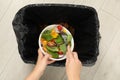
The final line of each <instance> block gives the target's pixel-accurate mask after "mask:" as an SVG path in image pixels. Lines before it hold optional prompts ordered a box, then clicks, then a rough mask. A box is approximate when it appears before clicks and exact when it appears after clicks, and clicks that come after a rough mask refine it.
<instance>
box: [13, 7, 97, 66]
mask: <svg viewBox="0 0 120 80" xmlns="http://www.w3.org/2000/svg"><path fill="white" fill-rule="evenodd" d="M51 24H62V25H63V26H65V27H66V28H67V29H68V30H69V31H70V32H71V33H72V35H73V37H74V42H75V47H74V51H76V52H78V56H79V59H80V60H81V61H82V63H83V64H91V63H95V61H96V60H97V55H98V54H99V51H98V36H99V35H98V32H99V31H98V28H99V26H98V25H99V22H98V19H97V13H96V11H95V10H94V9H93V8H91V7H85V6H64V5H48V6H47V5H34V6H33V5H29V6H26V7H24V8H22V9H21V10H20V11H18V13H17V14H16V16H15V19H14V20H13V27H14V31H15V33H16V37H17V42H18V49H19V52H20V55H21V57H22V59H23V60H24V61H25V62H26V63H36V60H37V56H38V54H37V51H38V48H39V46H38V38H39V35H40V32H41V31H42V30H43V29H44V28H45V27H46V26H47V25H51ZM51 65H55V66H64V65H65V60H63V61H58V62H55V63H53V64H51Z"/></svg>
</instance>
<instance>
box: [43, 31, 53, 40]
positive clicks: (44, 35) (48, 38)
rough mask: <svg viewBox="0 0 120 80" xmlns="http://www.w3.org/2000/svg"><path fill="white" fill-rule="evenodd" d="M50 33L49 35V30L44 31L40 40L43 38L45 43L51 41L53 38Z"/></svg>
mask: <svg viewBox="0 0 120 80" xmlns="http://www.w3.org/2000/svg"><path fill="white" fill-rule="evenodd" d="M50 33H51V31H50V30H46V31H45V32H43V34H42V38H44V39H45V40H47V41H49V40H52V39H53V37H52V36H51V35H50Z"/></svg>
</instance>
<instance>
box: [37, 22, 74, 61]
mask: <svg viewBox="0 0 120 80" xmlns="http://www.w3.org/2000/svg"><path fill="white" fill-rule="evenodd" d="M58 25H61V24H51V25H48V26H46V27H45V28H44V29H43V30H42V31H41V33H40V35H39V39H38V44H39V48H40V50H41V52H42V54H48V53H46V52H45V51H44V50H43V49H42V47H41V41H40V39H41V36H42V34H43V32H44V31H45V30H49V29H52V28H53V27H55V26H58ZM62 26H63V25H62ZM63 28H64V29H65V30H66V32H67V34H70V35H72V34H71V33H70V31H69V30H68V29H67V28H65V27H64V26H63ZM73 49H74V39H73V36H72V40H71V51H73ZM49 59H50V60H54V61H61V60H64V59H66V54H65V55H64V56H63V57H62V58H59V59H56V58H49Z"/></svg>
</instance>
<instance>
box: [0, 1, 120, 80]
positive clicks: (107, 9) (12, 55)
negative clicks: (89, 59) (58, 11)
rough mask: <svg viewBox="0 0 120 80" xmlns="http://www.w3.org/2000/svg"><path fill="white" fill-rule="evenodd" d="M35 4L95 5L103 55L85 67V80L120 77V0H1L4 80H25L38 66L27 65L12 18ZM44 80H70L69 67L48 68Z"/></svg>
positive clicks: (1, 78) (0, 60) (0, 51)
mask: <svg viewBox="0 0 120 80" xmlns="http://www.w3.org/2000/svg"><path fill="white" fill-rule="evenodd" d="M31 3H66V4H69V3H70V4H82V5H88V6H92V7H94V8H95V9H97V11H98V16H99V19H100V33H101V36H102V38H101V41H100V55H99V56H98V60H97V62H96V64H95V65H94V66H92V67H83V69H82V72H81V80H119V76H120V68H119V66H120V0H7V1H5V0H0V80H24V78H25V77H26V76H27V75H28V74H29V73H30V72H31V70H32V69H33V67H34V65H32V64H25V63H24V62H23V61H22V60H21V58H20V56H19V54H18V50H17V43H16V38H15V35H14V32H13V28H12V24H11V22H12V20H13V17H14V15H15V14H16V12H17V11H18V10H19V9H20V8H21V7H23V6H25V5H27V4H31ZM41 80H67V76H66V74H65V68H63V67H47V69H46V71H45V73H44V75H43V76H42V78H41Z"/></svg>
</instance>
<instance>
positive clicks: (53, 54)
mask: <svg viewBox="0 0 120 80" xmlns="http://www.w3.org/2000/svg"><path fill="white" fill-rule="evenodd" d="M47 52H48V54H50V55H51V56H52V58H59V54H58V53H57V52H52V51H49V50H47Z"/></svg>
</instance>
